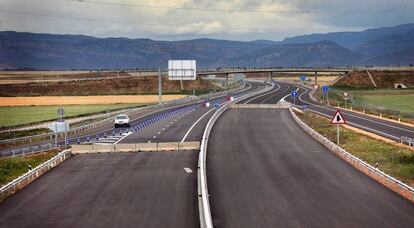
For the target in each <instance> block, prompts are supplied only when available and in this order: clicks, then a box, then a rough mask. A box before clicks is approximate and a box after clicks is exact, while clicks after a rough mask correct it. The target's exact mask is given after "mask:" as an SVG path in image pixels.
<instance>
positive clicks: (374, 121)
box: [298, 86, 414, 134]
mask: <svg viewBox="0 0 414 228" xmlns="http://www.w3.org/2000/svg"><path fill="white" fill-rule="evenodd" d="M299 88H302V89H304V90H305V91H304V92H303V93H302V94H300V95H299V100H300V101H302V102H303V103H306V104H309V105H311V106H316V107H319V108H323V109H325V110H329V111H332V112H334V111H335V110H334V109H335V108H334V107H332V109H330V108H327V107H324V106H321V105H316V104H312V103H309V102H307V101H305V100H302V95H304V94H306V93H307V92H308V91H309V90H308V89H307V88H303V87H299V86H298V89H299ZM343 114H344V115H349V116H352V117H355V118H358V119H362V120H366V121H370V122H373V123H377V124H380V125H384V126H387V127H391V128H395V129H398V130H401V131H408V132H410V133H414V131H412V130H409V129H406V128H400V127H398V126H394V125H390V124H387V123H383V122H380V121H376V120H372V119H368V118H365V117H361V116H357V115H353V114H350V113H346V112H345V113H343ZM385 134H386V133H385Z"/></svg>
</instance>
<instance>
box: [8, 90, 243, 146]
mask: <svg viewBox="0 0 414 228" xmlns="http://www.w3.org/2000/svg"><path fill="white" fill-rule="evenodd" d="M243 86H244V85H243ZM243 86H240V87H238V88H235V89H231V90H227V91H221V92H217V93H212V94H205V95H201V96H191V97H186V98H181V99H177V100H172V101H168V102H163V103H161V104H156V105H151V106H146V107H139V108H133V109H130V108H129V109H126V110H125V109H124V110H117V111H115V112H112V113H110V115H109V116H108V117H106V118H105V119H103V120H100V121H97V122H94V123H90V124H86V125H83V126H79V127H75V128H73V129H71V130H69V131H68V132H67V134H68V136H70V135H72V134H78V133H80V132H85V131H89V130H91V129H95V128H98V127H101V126H103V125H105V124H108V123H110V122H112V121H113V117H114V116H116V115H118V114H131V113H135V112H138V111H144V110H147V111H154V110H157V109H162V108H166V107H171V106H175V105H180V104H185V103H188V102H195V101H199V100H202V99H211V98H213V97H217V96H222V95H224V94H227V93H231V92H234V91H236V90H240V89H241V88H242V87H243ZM54 136H55V134H54V133H45V134H39V135H33V136H25V137H19V138H14V139H5V140H0V144H11V143H18V142H21V143H25V142H28V143H32V142H33V141H38V140H39V139H40V140H43V141H44V140H46V139H49V140H52V139H54ZM63 137H64V136H63V133H59V134H58V138H63Z"/></svg>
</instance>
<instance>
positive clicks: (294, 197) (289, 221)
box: [207, 109, 414, 228]
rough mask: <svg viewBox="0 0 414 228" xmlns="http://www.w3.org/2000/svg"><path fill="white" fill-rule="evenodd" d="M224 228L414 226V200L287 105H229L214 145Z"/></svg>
mask: <svg viewBox="0 0 414 228" xmlns="http://www.w3.org/2000/svg"><path fill="white" fill-rule="evenodd" d="M207 180H208V188H209V194H210V206H211V211H212V216H213V222H214V224H215V226H216V227H238V228H239V227H413V224H414V205H413V204H411V203H410V202H409V201H407V200H405V199H403V198H402V197H400V196H399V195H397V194H396V193H394V192H392V191H391V190H389V189H387V188H385V187H383V186H382V185H380V184H379V183H377V182H376V181H374V180H372V179H371V178H369V177H367V176H366V175H364V174H363V173H361V172H359V171H357V170H356V169H355V168H353V167H352V166H350V165H348V164H347V163H346V162H344V161H342V160H341V159H339V158H338V157H336V156H335V155H334V154H333V153H331V152H330V151H328V150H327V149H326V148H325V147H323V146H322V145H321V144H319V143H318V142H316V141H315V140H314V139H313V138H311V137H310V136H309V135H308V134H307V133H305V132H304V131H303V130H302V129H301V128H300V127H299V126H298V125H297V124H296V123H295V122H294V120H293V119H292V118H291V116H290V114H289V112H288V110H286V109H284V110H281V109H229V110H228V111H226V112H225V113H224V114H223V116H222V117H221V118H220V119H219V120H218V121H217V123H216V124H215V126H214V128H213V131H212V134H211V138H210V140H209V144H208V152H207Z"/></svg>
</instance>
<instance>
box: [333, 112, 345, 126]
mask: <svg viewBox="0 0 414 228" xmlns="http://www.w3.org/2000/svg"><path fill="white" fill-rule="evenodd" d="M331 124H346V121H345V119H344V117H343V116H342V115H341V113H340V112H339V111H336V113H335V115H334V117H333V118H332V120H331Z"/></svg>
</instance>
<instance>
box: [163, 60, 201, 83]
mask: <svg viewBox="0 0 414 228" xmlns="http://www.w3.org/2000/svg"><path fill="white" fill-rule="evenodd" d="M196 76H197V72H196V61H195V60H168V79H169V80H195V79H196Z"/></svg>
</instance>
